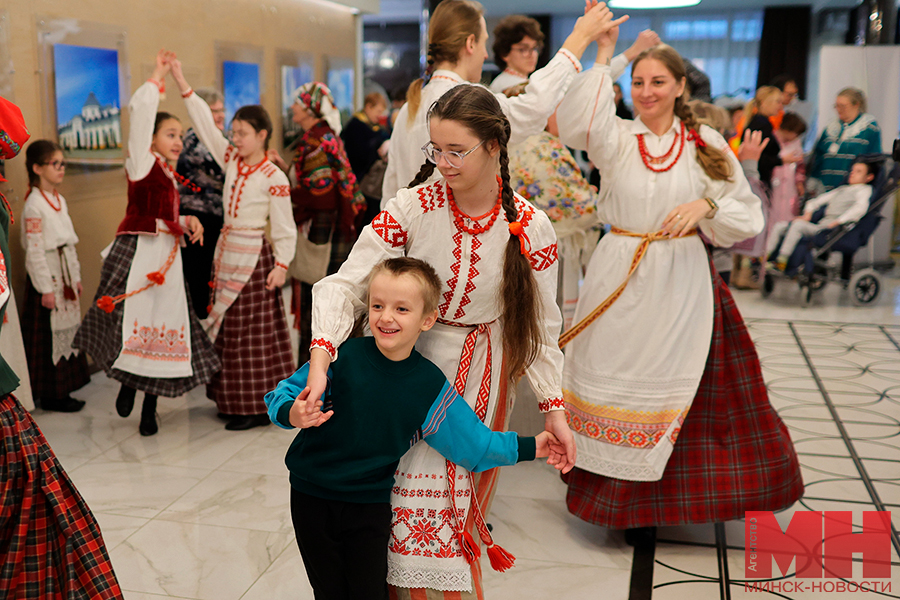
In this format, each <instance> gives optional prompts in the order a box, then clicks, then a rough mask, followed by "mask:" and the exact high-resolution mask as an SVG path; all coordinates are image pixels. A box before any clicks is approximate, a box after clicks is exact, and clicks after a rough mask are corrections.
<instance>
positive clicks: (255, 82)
mask: <svg viewBox="0 0 900 600" xmlns="http://www.w3.org/2000/svg"><path fill="white" fill-rule="evenodd" d="M222 93H223V94H224V96H225V123H231V119H232V118H233V117H234V113H236V112H237V110H238V109H239V108H240V107H242V106H247V105H248V104H259V103H260V94H259V65H258V64H255V63H245V62H238V61H231V60H226V61H223V62H222Z"/></svg>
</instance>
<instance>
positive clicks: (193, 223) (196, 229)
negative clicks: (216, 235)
mask: <svg viewBox="0 0 900 600" xmlns="http://www.w3.org/2000/svg"><path fill="white" fill-rule="evenodd" d="M186 220H187V228H188V231H190V232H191V235H190V236H188V239H189V240H190V241H191V243H192V244H196V243H197V242H200V245H201V246H202V245H203V224H202V223H200V219H198V218H197V217H195V216H194V215H188V217H187V219H186Z"/></svg>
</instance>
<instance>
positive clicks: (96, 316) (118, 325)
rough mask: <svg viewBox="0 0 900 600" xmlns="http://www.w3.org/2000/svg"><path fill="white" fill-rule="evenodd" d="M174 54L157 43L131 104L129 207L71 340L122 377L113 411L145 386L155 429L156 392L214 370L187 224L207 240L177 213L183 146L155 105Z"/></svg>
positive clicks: (125, 409)
mask: <svg viewBox="0 0 900 600" xmlns="http://www.w3.org/2000/svg"><path fill="white" fill-rule="evenodd" d="M173 59H174V54H172V53H167V52H165V51H162V50H161V51H160V52H159V54H158V55H157V57H156V68H155V69H154V71H153V77H152V78H151V79H149V80H148V81H147V82H146V83H144V84H143V85H142V86H141V87H139V88H138V89H137V90H136V91H135V93H134V95H133V96H132V97H131V102H129V104H128V109H129V111H130V114H131V130H130V131H129V134H128V158H127V159H126V160H125V172H126V174H127V175H128V206H127V207H126V209H125V218H124V219H122V222H121V223H120V224H119V228H118V231H117V232H116V239H115V241H114V242H113V244H112V246H111V248H110V250H109V254H108V255H107V256H106V259H105V260H104V261H103V269H102V271H101V273H100V287H99V289H98V290H97V295H96V296H95V302H94V304H93V305H92V306H91V307H90V309H89V310H88V312H87V314H86V315H85V318H84V321H83V322H82V324H81V328H80V329H79V330H78V333H77V335H76V336H75V341H74V342H73V346H74V347H75V348H78V349H80V350H84V351H85V352H87V353H88V354H90V355H91V356H93V357H94V360H95V361H96V362H97V363H98V364H99V365H100V366H101V367H103V369H104V370H105V371H106V374H107V375H108V376H109V377H111V378H113V379H116V380H118V381H120V382H121V383H122V387H121V389H120V390H119V396H118V398H117V399H116V411H117V412H118V413H119V415H121V416H122V417H127V416H128V415H129V414H131V410H132V408H133V407H134V397H135V394H136V392H137V390H141V391H143V392H144V404H143V407H142V409H141V424H140V427H139V431H140V432H141V435H153V434H155V433H156V432H157V431H158V424H157V421H156V400H157V397H158V396H167V397H175V396H180V395H181V394H184V393H185V392H187V391H188V390H190V389H192V388H194V387H196V386H198V385H201V384H203V383H206V382H208V381H209V380H210V379H211V378H212V376H213V374H214V373H215V372H216V371H218V370H219V360H218V359H217V358H216V355H215V351H214V350H213V347H212V344H211V343H210V342H209V339H208V338H207V337H206V334H205V333H203V328H202V326H201V325H200V321H198V320H197V317H196V315H194V311H193V310H192V309H191V305H190V295H189V293H188V292H187V291H186V290H187V287H186V283H185V281H184V274H183V272H182V267H181V256H180V253H181V246H182V245H183V244H184V237H183V236H184V235H185V232H186V231H189V232H190V241H191V242H192V243H197V242H199V243H203V226H202V225H201V224H200V221H198V220H197V217H194V216H188V217H183V216H179V212H178V207H179V198H178V188H177V177H176V175H175V171H174V169H173V168H172V166H171V164H170V163H171V162H174V161H175V160H177V159H178V154H179V153H180V152H181V147H182V146H181V123H180V122H179V121H178V119H176V118H175V117H173V116H172V115H170V114H168V113H164V112H159V113H158V112H157V108H158V106H159V96H160V93H161V91H162V89H163V79H164V78H165V76H166V74H167V73H168V72H169V69H170V62H171V61H172V60H173Z"/></svg>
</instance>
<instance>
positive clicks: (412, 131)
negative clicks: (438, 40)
mask: <svg viewBox="0 0 900 600" xmlns="http://www.w3.org/2000/svg"><path fill="white" fill-rule="evenodd" d="M579 72H581V62H580V61H579V60H578V59H577V58H575V55H574V54H572V53H571V52H569V51H568V50H565V49H561V50H560V51H559V52H557V53H556V56H554V57H553V59H552V60H551V61H550V62H549V63H547V66H545V67H544V68H542V69H538V70H537V71H535V72H534V73H532V74H531V78H530V83H529V84H528V91H527V93H525V94H522V95H520V96H516V97H515V98H507V97H506V96H504V95H503V94H502V93H495V94H494V95H495V96H496V97H497V101H498V102H499V103H500V106H501V107H502V108H503V112H504V114H506V116H507V118H508V119H509V123H510V125H511V126H512V133H511V135H510V138H509V145H510V146H513V145H515V144H518V143H520V142H523V141H525V139H526V138H528V137H529V136H532V135H534V134H536V133H539V132H540V131H541V130H542V129H544V127H545V126H546V125H547V119H549V118H550V115H551V114H553V111H554V110H555V109H556V106H557V105H558V104H559V102H560V100H562V97H563V94H565V93H566V89H568V87H569V83H571V81H572V78H573V77H574V76H575V74H576V73H579ZM460 84H468V85H473V84H469V83H468V82H467V81H465V80H464V79H463V78H462V77H461V76H460V75H458V74H457V73H455V72H453V71H447V70H443V69H439V70H437V71H435V72H434V74H432V76H431V78H430V79H429V80H428V83H427V84H425V86H424V87H423V88H422V100H421V103H420V104H419V109H418V112H417V113H416V114H415V115H410V114H409V103H407V104H404V105H403V108H401V109H400V114H399V115H398V116H397V121H396V122H395V123H394V131H393V133H392V134H391V145H390V148H389V149H388V165H387V170H386V171H385V174H384V184H383V185H382V188H381V190H382V196H381V206H382V208H383V207H384V206H385V204H386V203H387V202H388V200H390V199H391V198H394V197H395V196H396V195H397V190H399V189H401V188H404V187H406V186H407V185H409V183H410V182H411V181H412V180H413V179H414V178H415V176H416V174H417V173H418V172H419V168H420V167H421V166H422V162H423V161H422V150H421V148H422V146H424V145H425V144H427V143H428V140H429V135H428V123H427V115H428V109H429V108H430V107H431V105H432V104H434V103H435V101H436V100H437V99H438V98H440V97H441V96H443V95H444V93H446V92H447V91H449V90H450V89H452V88H454V87H456V86H458V85H460ZM410 118H411V119H412V121H410Z"/></svg>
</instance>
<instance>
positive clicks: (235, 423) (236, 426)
mask: <svg viewBox="0 0 900 600" xmlns="http://www.w3.org/2000/svg"><path fill="white" fill-rule="evenodd" d="M268 424H269V415H265V414H264V415H237V416H236V417H233V418H232V419H231V420H230V421H228V424H227V425H225V429H227V430H228V431H245V430H247V429H253V428H254V427H263V426H265V425H268Z"/></svg>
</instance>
